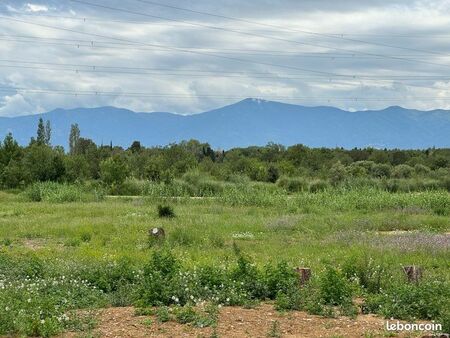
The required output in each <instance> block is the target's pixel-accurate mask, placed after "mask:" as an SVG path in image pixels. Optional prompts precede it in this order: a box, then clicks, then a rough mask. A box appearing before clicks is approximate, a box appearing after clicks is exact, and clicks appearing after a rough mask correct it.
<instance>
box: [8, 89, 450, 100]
mask: <svg viewBox="0 0 450 338" xmlns="http://www.w3.org/2000/svg"><path fill="white" fill-rule="evenodd" d="M0 91H2V92H11V91H16V92H30V93H48V94H61V95H70V96H128V97H161V98H164V97H167V98H185V99H195V98H219V99H233V100H239V99H243V98H248V97H251V96H252V95H249V96H230V95H217V94H185V95H182V94H167V93H143V92H112V91H101V90H98V91H96V90H69V89H54V88H46V89H39V88H24V87H0ZM259 95H261V94H259ZM405 98H407V96H404V97H402V98H400V97H383V98H376V97H358V96H354V97H351V96H349V97H326V96H267V99H268V100H277V99H278V100H331V101H352V102H358V101H375V102H378V101H379V102H381V101H399V100H400V101H403V100H404V99H405ZM414 98H415V99H418V100H437V99H439V100H445V101H446V100H450V97H448V96H445V97H444V96H434V97H430V96H423V97H420V96H419V97H418V96H414Z"/></svg>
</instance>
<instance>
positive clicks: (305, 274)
mask: <svg viewBox="0 0 450 338" xmlns="http://www.w3.org/2000/svg"><path fill="white" fill-rule="evenodd" d="M295 272H297V273H298V281H299V283H300V286H301V287H303V286H305V285H306V284H307V283H308V281H309V280H310V279H311V269H309V268H295Z"/></svg>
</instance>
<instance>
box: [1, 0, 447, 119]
mask: <svg viewBox="0 0 450 338" xmlns="http://www.w3.org/2000/svg"><path fill="white" fill-rule="evenodd" d="M158 3H159V4H165V5H166V6H160V5H158ZM175 7H179V8H175ZM180 8H183V9H184V10H182V9H180ZM200 12H204V13H203V14H202V13H200ZM205 13H210V14H214V15H207V14H205ZM0 55H1V57H0V59H1V61H0V116H16V115H24V114H32V113H39V112H44V111H49V110H52V109H55V108H74V107H80V106H83V107H96V106H103V105H112V106H118V107H124V108H129V109H133V110H135V111H149V112H150V111H171V112H178V113H195V112H200V111H205V110H208V109H211V108H215V107H218V106H221V105H225V104H229V103H233V102H235V101H238V100H240V99H243V98H246V97H257V98H262V99H268V100H277V101H284V102H290V103H296V104H303V105H332V106H337V107H340V108H344V109H350V110H353V109H379V108H383V107H386V106H390V105H401V106H405V107H408V108H417V109H434V108H445V109H448V108H450V89H449V82H450V2H449V1H446V0H440V1H438V0H428V1H413V0H409V1H384V0H383V1H376V0H365V1H364V0H360V1H354V0H347V1H335V0H334V1H328V0H321V1H313V0H306V1H296V0H285V1H270V0H258V1H245V2H242V1H237V0H228V1H204V0H199V1H188V2H187V1H178V0H167V1H163V0H156V3H155V2H153V1H145V0H129V1H115V0H112V1H105V0H83V1H81V3H80V2H74V1H69V0H63V1H17V0H16V1H0ZM447 75H448V77H446V76H447Z"/></svg>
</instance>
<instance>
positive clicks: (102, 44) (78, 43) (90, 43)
mask: <svg viewBox="0 0 450 338" xmlns="http://www.w3.org/2000/svg"><path fill="white" fill-rule="evenodd" d="M0 40H3V41H13V42H20V43H38V44H39V43H42V44H48V45H57V46H74V47H78V48H79V47H88V48H105V49H123V47H116V45H117V46H128V47H129V48H127V49H133V50H146V51H164V50H165V49H156V48H141V47H138V46H139V45H136V44H133V43H120V42H108V41H97V40H78V39H61V38H48V37H37V36H20V35H5V34H3V35H0ZM29 40H51V41H56V42H47V41H38V42H36V41H29ZM59 41H65V42H70V43H63V42H59ZM108 44H113V45H114V46H109V45H108ZM130 46H132V47H131V48H130ZM171 47H175V46H171ZM179 47H180V48H183V49H192V50H200V51H212V52H220V53H224V54H241V55H251V56H271V57H272V56H273V57H302V58H323V59H357V58H374V59H383V58H381V57H379V56H370V55H356V54H350V53H330V52H300V51H278V50H262V49H259V50H256V49H235V48H211V47H187V46H179ZM389 56H394V57H404V56H408V57H409V58H411V57H414V58H419V59H420V58H429V55H420V54H418V55H411V54H403V55H402V54H395V55H389ZM449 57H450V55H449Z"/></svg>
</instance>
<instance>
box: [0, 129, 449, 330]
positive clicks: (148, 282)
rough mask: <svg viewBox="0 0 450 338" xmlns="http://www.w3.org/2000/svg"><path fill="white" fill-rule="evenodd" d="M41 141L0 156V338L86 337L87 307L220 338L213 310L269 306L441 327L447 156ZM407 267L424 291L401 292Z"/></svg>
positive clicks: (10, 144) (8, 142)
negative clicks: (416, 272) (129, 311)
mask: <svg viewBox="0 0 450 338" xmlns="http://www.w3.org/2000/svg"><path fill="white" fill-rule="evenodd" d="M41 124H42V126H43V128H42V126H41ZM38 130H39V133H38V137H37V138H36V141H34V140H33V141H32V142H31V143H30V145H29V146H27V147H20V146H18V145H17V143H16V142H15V141H14V140H13V138H12V136H11V135H9V136H7V137H6V138H5V140H4V142H3V143H2V146H1V147H0V172H1V184H2V186H3V188H4V189H8V190H7V191H6V192H0V335H31V336H50V335H55V334H58V333H61V332H63V331H65V330H73V331H76V330H88V329H90V328H92V327H93V326H94V325H95V320H94V318H95V317H94V316H93V313H92V310H94V309H96V308H99V307H104V306H129V305H133V306H135V307H136V313H137V314H142V315H146V314H154V315H155V316H156V318H155V320H157V321H159V322H166V321H177V322H180V323H185V324H187V325H194V326H197V327H205V326H211V327H213V328H214V327H215V326H216V324H217V316H218V308H219V307H220V306H229V305H240V306H245V307H251V306H254V304H257V303H258V302H261V301H267V300H270V301H273V302H274V304H275V306H276V308H277V309H278V310H280V311H290V310H303V311H307V312H309V313H313V314H318V315H322V316H340V315H344V316H350V317H353V316H355V315H356V314H357V313H358V311H363V312H365V313H375V314H378V315H381V316H384V317H387V318H391V317H393V318H397V319H405V320H419V319H423V320H435V321H436V322H439V323H442V324H443V325H444V331H447V332H448V331H449V330H450V317H449V316H450V314H449V312H448V309H447V306H446V305H447V304H448V302H449V299H450V294H449V290H450V273H449V269H448V261H449V259H448V258H449V256H448V252H449V251H448V250H449V240H448V232H449V228H450V223H449V215H450V194H449V193H448V191H447V190H448V177H449V176H448V173H449V158H450V157H449V151H448V150H445V149H441V150H436V149H430V150H428V151H399V150H395V151H394V150H392V151H389V150H375V149H365V150H361V149H354V150H351V151H345V150H342V149H334V150H329V149H308V148H306V147H303V146H293V147H289V148H283V147H280V146H277V145H268V146H266V147H251V148H247V149H234V150H230V151H226V152H219V151H213V150H211V148H209V147H208V146H207V145H206V144H200V143H198V142H197V141H189V142H183V143H181V144H175V145H171V146H168V147H165V148H143V147H142V146H141V145H140V144H139V143H138V142H135V143H133V145H132V146H131V147H130V149H127V150H123V149H120V148H117V147H111V146H107V147H104V146H102V147H98V146H96V145H95V144H94V143H93V142H92V141H90V140H86V139H83V138H82V137H80V133H79V130H78V129H77V127H76V126H73V128H72V131H71V135H70V144H71V146H70V151H69V153H67V154H66V153H65V152H64V151H63V150H62V149H61V148H59V147H51V145H50V134H51V127H50V125H49V124H48V127H46V126H45V123H44V121H42V123H41V122H40V126H39V128H38ZM110 194H115V195H124V197H120V198H117V197H114V196H112V197H111V196H107V195H110ZM192 197H201V198H192ZM67 203H68V204H67ZM155 210H156V211H157V212H155ZM175 215H176V217H173V216H175ZM152 228H163V229H164V231H165V236H166V238H165V240H164V241H161V242H158V245H149V240H148V234H149V230H150V229H152ZM405 265H418V266H420V267H421V268H422V269H423V271H424V275H423V278H422V279H421V280H420V281H419V282H418V283H409V282H407V280H406V277H405V275H404V273H403V271H402V269H401V267H402V266H405ZM300 266H301V267H309V268H311V270H312V278H311V279H310V280H309V281H308V282H307V283H306V284H305V285H303V286H300V285H299V276H298V274H297V272H295V270H294V268H295V267H300ZM356 300H358V301H356ZM147 323H148V325H151V321H147ZM279 333H280V328H279V323H277V322H274V323H273V325H272V327H271V329H270V332H268V336H279Z"/></svg>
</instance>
